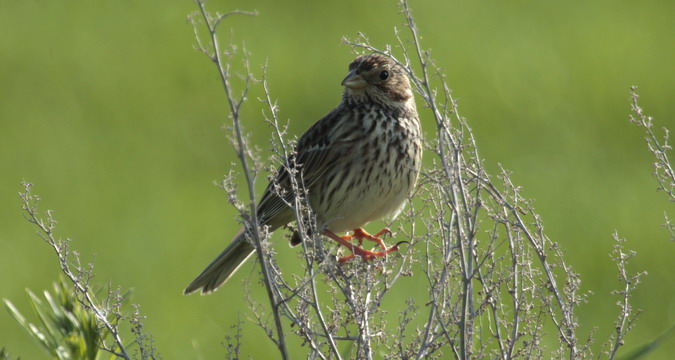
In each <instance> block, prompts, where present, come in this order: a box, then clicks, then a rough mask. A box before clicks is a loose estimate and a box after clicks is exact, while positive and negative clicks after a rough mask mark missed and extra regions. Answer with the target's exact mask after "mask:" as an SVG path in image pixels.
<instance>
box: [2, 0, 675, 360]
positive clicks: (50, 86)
mask: <svg viewBox="0 0 675 360" xmlns="http://www.w3.org/2000/svg"><path fill="white" fill-rule="evenodd" d="M209 6H210V8H211V9H212V10H213V11H216V10H220V11H227V10H231V9H235V8H240V9H246V10H253V9H256V10H258V11H259V12H260V16H258V17H257V18H243V17H242V18H232V19H231V20H228V23H227V24H226V26H225V27H224V28H223V30H224V31H223V34H222V38H223V39H226V37H227V35H228V34H229V29H230V28H232V29H233V34H234V38H235V41H245V43H246V47H247V48H248V50H249V51H250V52H252V56H251V62H252V64H253V66H254V70H256V71H257V72H258V73H260V72H259V71H258V69H259V68H258V64H262V63H264V62H265V59H269V64H270V69H269V80H270V83H271V85H272V91H273V96H275V97H276V98H277V99H278V102H279V105H280V106H281V110H282V113H281V117H282V119H290V131H291V133H292V134H296V135H299V134H301V133H302V132H303V131H304V130H305V129H306V128H307V127H308V126H309V125H310V124H311V123H313V122H314V121H315V120H317V119H318V118H319V117H320V116H323V115H324V114H325V113H326V112H327V111H329V110H330V109H331V108H332V107H333V106H335V105H336V104H337V102H338V101H339V94H340V91H341V89H340V86H339V81H340V80H341V79H342V76H343V75H344V73H345V70H346V68H347V64H348V63H349V61H350V60H351V58H352V57H353V55H351V54H350V51H349V48H348V47H347V46H344V45H340V44H341V43H340V39H341V37H342V36H343V35H347V36H354V35H355V34H356V33H357V31H362V32H364V33H366V34H367V35H369V37H370V39H371V41H372V42H373V44H377V45H383V44H384V43H391V42H393V38H392V33H393V32H392V27H393V26H400V25H401V24H402V22H403V21H402V19H401V18H400V17H399V16H398V14H397V8H396V6H395V5H394V4H393V2H392V1H379V0H378V1H372V2H369V3H368V4H367V5H365V4H364V3H363V2H361V1H355V0H345V1H341V2H335V3H331V2H290V3H287V2H283V3H282V2H278V1H269V0H268V1H230V2H223V1H211V2H210V3H209ZM412 6H413V9H414V10H415V14H416V15H417V21H418V24H419V25H420V29H421V32H422V35H423V45H425V46H427V47H431V48H432V49H433V54H434V57H435V58H436V60H437V62H438V64H440V65H441V66H442V67H443V68H445V69H446V73H447V76H448V81H449V85H450V86H451V88H452V89H453V90H454V93H455V95H456V96H457V97H458V98H459V100H460V110H461V111H462V112H463V115H464V116H465V117H467V118H468V119H469V122H470V124H471V126H472V127H473V129H474V131H475V133H476V136H477V139H478V141H479V149H480V151H481V155H482V156H483V157H484V158H485V159H486V165H487V166H488V168H489V169H490V170H492V172H493V173H495V169H496V168H497V163H501V164H503V165H504V166H505V167H506V168H508V169H510V170H512V171H514V173H515V174H514V181H515V182H516V183H518V184H521V185H523V186H524V188H525V194H526V195H527V196H528V197H531V198H534V199H536V202H535V205H536V206H537V208H538V210H539V211H540V213H541V214H542V215H543V218H544V221H545V225H546V228H547V230H548V234H549V236H550V237H551V238H553V239H555V240H556V241H558V242H560V243H561V245H562V246H563V247H564V248H565V249H566V251H567V254H568V260H569V261H570V262H571V264H572V265H573V266H574V267H575V268H576V270H578V271H579V272H580V273H581V275H582V279H583V288H584V289H587V290H589V289H592V290H593V292H594V295H593V296H592V297H591V299H590V300H591V302H590V303H589V304H587V305H584V306H583V307H582V308H581V309H580V312H579V317H580V320H581V323H582V326H583V331H585V332H588V331H590V330H591V328H592V327H594V326H599V329H598V333H597V337H598V338H599V339H604V338H605V337H606V335H608V334H609V333H610V332H611V331H613V325H612V321H613V318H614V315H615V313H616V311H617V310H618V308H616V307H615V306H614V303H615V301H616V299H613V298H611V297H609V295H608V293H609V291H611V290H612V289H613V288H614V287H615V286H617V285H618V282H617V281H615V269H614V265H613V264H612V263H611V262H610V260H609V256H608V253H609V251H610V250H611V246H612V243H611V238H610V235H611V233H612V231H613V230H614V229H616V230H618V231H619V234H620V235H621V236H622V237H626V238H627V239H628V244H627V246H628V247H631V248H633V249H635V250H636V251H637V252H638V256H637V258H636V259H635V261H634V262H633V264H632V267H633V269H634V270H646V271H648V272H649V275H648V276H647V277H646V278H645V280H644V283H643V284H641V285H640V287H639V288H638V292H637V293H636V294H635V297H634V298H633V301H634V304H635V307H636V308H641V309H643V310H644V313H643V314H642V315H641V318H640V320H639V322H638V325H637V327H636V329H635V330H634V331H633V332H632V333H631V334H630V335H629V336H628V338H627V346H626V349H633V348H637V347H638V346H639V345H640V344H642V343H646V342H648V341H649V340H652V339H655V338H656V337H657V336H659V335H660V334H661V333H663V332H664V331H666V330H667V329H669V328H670V326H671V325H672V324H673V323H675V297H674V296H673V294H675V281H673V276H672V273H673V264H672V260H671V259H672V256H671V255H672V251H673V246H674V245H673V243H669V242H667V241H666V234H665V232H664V231H663V229H660V228H659V227H658V226H659V225H660V224H661V223H662V222H663V220H662V217H663V210H664V209H669V210H670V212H671V215H672V214H673V212H672V204H669V203H667V201H666V199H665V197H664V196H662V195H661V194H658V193H656V192H655V191H654V189H655V188H656V183H655V181H654V180H653V179H652V178H651V177H650V172H651V168H650V164H651V162H652V160H651V158H650V155H649V154H648V152H647V151H646V149H645V145H644V141H643V140H642V134H641V133H640V131H639V130H638V129H636V128H634V127H633V126H632V125H630V124H629V123H628V121H627V116H628V112H629V102H628V87H629V86H630V85H638V86H640V89H639V93H640V95H641V96H642V97H641V105H642V106H643V107H644V108H645V110H646V111H647V112H648V113H649V114H650V115H652V116H654V117H655V119H656V121H657V123H658V124H659V125H660V126H667V127H669V128H670V129H671V130H675V121H673V119H675V105H673V104H674V103H673V93H675V67H673V64H675V47H673V46H672V39H673V38H674V36H675V25H674V24H673V22H672V14H673V13H675V3H673V2H672V1H667V0H662V1H655V0H651V1H641V2H634V1H633V2H631V1H614V0H611V1H610V0H605V1H595V2H592V3H588V2H581V1H575V2H567V3H559V2H554V1H510V2H502V1H483V2H469V1H452V2H435V3H431V2H421V1H420V2H418V1H413V3H412ZM194 9H195V7H194V5H193V4H192V3H191V2H190V1H184V2H172V3H155V2H130V1H119V2H84V3H83V2H47V1H37V0H34V1H13V0H12V1H3V2H0V33H2V35H1V36H0V93H1V94H2V96H0V229H1V230H0V283H2V284H3V286H2V288H1V289H0V298H8V299H10V300H12V301H13V302H14V303H15V304H16V305H17V306H18V307H19V309H22V310H26V306H27V304H21V299H23V298H24V289H25V288H31V289H34V290H36V291H39V290H40V289H47V288H48V287H49V286H50V284H51V283H52V281H54V280H55V279H56V277H57V274H56V269H57V264H56V262H55V259H54V257H53V256H52V254H51V253H50V250H49V249H48V247H47V246H44V244H42V243H40V240H39V239H37V237H36V236H35V235H34V231H33V229H32V228H31V227H30V226H29V224H28V223H27V222H25V221H24V220H23V219H22V217H21V212H20V206H19V199H18V196H17V192H18V191H19V190H20V184H19V183H20V181H21V180H28V181H31V182H34V183H35V184H36V187H35V189H34V190H35V192H36V193H38V194H41V195H42V197H43V198H44V201H43V206H44V207H45V208H53V209H56V210H57V212H56V217H57V219H58V220H59V221H60V227H59V230H60V232H61V233H62V234H64V236H66V235H67V236H69V237H71V238H73V239H74V241H73V246H74V247H75V248H77V249H78V250H80V252H81V253H82V254H83V255H84V257H85V259H86V258H88V257H89V256H88V255H89V254H96V258H95V263H96V266H97V275H98V277H97V279H98V280H99V281H107V280H108V279H110V280H112V282H113V283H114V284H121V285H122V286H124V287H134V288H135V295H134V299H132V301H133V302H136V303H140V304H141V305H142V309H141V310H142V311H143V312H144V313H145V315H147V316H148V320H147V322H146V328H147V329H148V330H151V331H152V332H153V333H154V335H155V339H156V340H157V347H158V348H159V349H160V350H161V351H162V352H163V353H164V355H165V357H167V358H207V359H208V358H214V357H217V356H221V355H222V354H223V353H224V352H223V351H222V349H220V342H222V341H223V339H224V333H225V331H227V330H228V329H229V325H230V324H232V323H234V322H235V321H236V317H237V313H238V312H241V314H242V315H243V316H245V314H246V311H247V309H246V305H245V304H244V302H243V299H242V298H243V297H242V290H241V287H240V286H239V284H240V281H241V279H243V278H244V277H245V276H246V275H247V274H250V273H251V272H254V271H255V270H254V269H255V268H254V267H253V265H251V264H249V265H247V266H245V267H244V268H243V269H242V271H241V274H240V275H238V276H237V277H236V278H235V279H234V280H233V281H232V282H231V283H229V284H228V286H226V287H224V288H223V289H221V290H220V291H219V292H218V293H216V294H215V295H212V296H208V297H199V296H191V297H183V296H182V295H181V290H182V288H183V286H184V285H185V284H187V282H188V281H189V280H191V279H192V277H193V276H194V275H195V274H196V273H197V272H198V271H200V270H201V268H202V266H203V265H205V264H206V263H207V262H208V261H210V260H211V258H212V256H215V254H216V253H217V252H218V251H220V250H221V248H222V247H223V246H224V245H225V244H226V243H227V242H228V241H229V239H230V237H231V236H232V234H233V233H234V232H235V231H236V228H237V227H238V224H237V223H236V222H235V221H233V216H234V211H233V210H232V209H231V208H230V207H229V206H228V204H227V202H226V199H225V196H224V193H223V192H222V191H220V190H218V189H217V188H216V187H215V186H212V182H213V181H214V180H218V179H220V178H221V176H222V174H224V173H225V172H226V171H227V169H228V167H229V163H230V162H231V161H232V160H233V154H232V151H231V147H230V146H229V145H228V144H227V142H226V139H225V132H223V131H222V130H220V128H221V126H222V124H223V123H225V122H226V118H225V116H224V115H225V113H224V111H225V101H224V98H223V96H222V94H221V93H222V90H221V89H220V87H219V84H218V80H217V77H216V74H215V72H214V69H213V68H212V67H211V64H210V63H209V62H208V61H207V59H206V58H204V56H203V55H201V54H199V53H197V52H196V51H194V50H193V49H192V45H193V43H194V41H193V38H192V29H191V28H190V26H189V25H187V24H186V23H185V21H184V20H185V17H186V15H187V14H188V13H189V12H190V11H193V10H194ZM259 94H260V91H259V89H256V90H255V91H254V92H253V93H252V94H251V96H250V97H249V98H250V100H249V104H248V105H247V107H246V113H245V116H246V120H247V122H248V123H247V127H248V129H250V130H252V131H253V132H254V135H253V138H252V139H253V141H254V142H255V143H256V144H258V145H259V146H260V148H262V149H263V150H264V151H266V149H267V148H268V147H269V146H268V144H267V139H268V137H269V130H268V128H267V127H266V125H264V123H263V122H262V121H261V116H260V106H259V103H258V102H257V100H256V97H257V96H259ZM423 116H424V115H423ZM425 127H426V130H427V132H429V133H433V125H432V124H430V123H427V124H426V125H425ZM264 153H265V152H264ZM262 182H263V181H260V183H259V184H258V185H259V186H260V187H262V186H264V184H262ZM279 249H280V252H281V254H280V257H281V261H282V265H284V264H289V265H287V266H289V267H291V268H292V265H291V264H292V263H293V262H294V255H295V252H296V250H295V249H293V250H289V249H287V248H286V246H285V244H281V243H280V244H279ZM419 283H420V282H415V281H408V282H403V283H401V284H404V285H405V286H400V287H399V288H398V289H397V291H398V292H397V293H396V294H393V295H392V297H391V298H390V301H392V302H393V303H396V302H399V301H400V302H401V303H402V301H403V300H404V298H405V297H406V296H407V294H410V293H413V292H415V291H419V290H420V289H418V288H417V287H418V286H419ZM401 284H399V285H401ZM406 286H408V287H406ZM258 296H259V298H260V299H263V297H262V295H260V294H259V295H258ZM22 305H23V306H22ZM244 336H245V337H244V349H243V350H244V353H245V354H251V355H252V356H253V357H254V358H258V357H259V356H262V354H266V353H269V352H270V351H273V346H272V345H271V344H270V343H269V342H268V341H266V340H265V339H263V336H264V335H263V334H262V333H261V332H260V331H259V330H258V329H256V328H254V327H250V326H249V327H246V328H245V329H244ZM247 339H248V341H247ZM3 345H4V346H6V347H7V350H8V351H9V352H11V353H12V354H14V355H21V356H22V357H23V358H30V359H39V358H44V357H41V356H44V355H42V354H41V353H39V350H38V348H37V347H36V346H35V345H34V344H33V343H32V342H31V340H30V338H29V337H28V336H27V335H26V334H24V333H22V332H21V331H18V327H17V324H15V323H14V322H13V320H12V319H11V317H10V316H9V314H8V313H6V312H0V347H1V346H3ZM673 351H675V341H665V342H664V343H662V344H661V346H660V347H659V348H658V349H656V350H654V351H653V352H652V353H651V354H650V358H654V359H666V358H669V355H670V354H672V352H673ZM296 356H300V355H298V354H296Z"/></svg>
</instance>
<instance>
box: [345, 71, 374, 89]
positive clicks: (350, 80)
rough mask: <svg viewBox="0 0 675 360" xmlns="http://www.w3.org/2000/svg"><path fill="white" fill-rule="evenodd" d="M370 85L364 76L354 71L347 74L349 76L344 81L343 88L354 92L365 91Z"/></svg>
mask: <svg viewBox="0 0 675 360" xmlns="http://www.w3.org/2000/svg"><path fill="white" fill-rule="evenodd" d="M366 85H368V83H367V82H366V79H364V78H363V76H361V75H359V74H357V73H356V70H352V71H350V72H349V74H347V76H346V77H345V78H344V80H342V86H344V87H348V88H350V89H352V90H356V89H363V88H364V87H366Z"/></svg>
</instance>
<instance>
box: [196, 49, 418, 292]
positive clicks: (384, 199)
mask: <svg viewBox="0 0 675 360" xmlns="http://www.w3.org/2000/svg"><path fill="white" fill-rule="evenodd" d="M342 85H343V86H344V88H345V89H344V92H343V95H342V101H341V103H340V105H338V106H337V107H336V108H335V109H333V111H331V112H330V113H329V114H328V115H326V116H325V117H323V118H322V119H320V120H319V121H317V122H316V123H315V124H314V125H313V126H312V127H310V128H309V130H307V132H305V133H304V134H303V135H302V137H301V138H300V140H299V141H298V144H297V146H296V149H295V154H294V155H293V156H295V158H294V162H295V163H296V164H297V169H298V171H299V172H301V175H302V181H303V184H304V187H305V189H307V195H308V198H309V203H310V205H311V208H312V211H313V212H314V214H315V216H316V223H317V226H318V229H319V231H320V232H321V234H322V235H324V236H326V237H328V238H331V239H333V240H335V241H337V242H338V243H340V244H341V245H343V246H345V247H347V248H348V249H349V250H351V251H352V254H351V255H349V256H346V257H343V258H340V262H344V261H347V260H350V259H351V258H353V257H355V256H360V257H362V258H363V259H364V260H371V259H374V258H376V257H381V256H386V255H387V254H388V253H391V252H392V251H396V250H398V247H397V245H395V246H392V247H389V248H388V247H387V246H386V245H385V244H384V242H383V241H382V239H381V238H380V236H381V235H382V234H384V233H387V232H389V230H388V229H384V230H382V231H380V232H378V233H377V234H375V235H370V234H368V233H367V232H365V231H364V230H363V229H362V228H361V227H362V226H364V225H365V224H368V223H369V222H371V221H375V220H378V219H381V218H390V219H393V218H394V217H396V216H397V215H398V213H399V212H400V211H401V209H402V208H403V205H404V204H405V202H406V199H407V198H408V196H409V195H410V194H411V193H412V191H413V189H414V187H415V184H416V182H417V177H418V174H419V171H420V166H421V161H422V138H421V130H420V122H419V118H418V116H417V110H416V108H415V101H414V98H413V92H412V90H411V88H410V83H409V81H408V77H407V74H406V72H405V70H404V69H403V68H402V67H401V66H399V65H397V63H396V62H394V61H393V60H392V59H390V58H389V57H386V56H383V55H379V54H370V55H362V56H359V57H357V58H356V59H355V60H354V61H353V62H352V63H351V64H350V65H349V73H348V74H347V76H346V77H345V78H344V80H342ZM290 176H291V175H289V172H288V171H287V169H286V168H285V167H283V166H282V167H281V168H280V169H279V170H278V172H277V174H276V177H275V179H274V181H272V182H271V183H270V185H268V186H267V189H266V190H265V192H264V194H263V196H262V199H261V200H260V202H259V203H258V207H257V213H256V215H257V218H258V221H259V223H260V224H261V225H266V226H268V227H269V230H270V231H274V230H275V229H277V228H279V227H282V226H284V225H286V224H288V223H290V222H292V221H293V220H295V212H294V211H293V209H291V208H290V207H289V206H288V205H287V204H289V203H293V201H292V200H293V198H294V196H295V193H294V191H293V188H292V186H291V181H290V180H291V179H290ZM275 184H276V185H275ZM278 189H282V190H283V191H281V192H280V191H278ZM280 194H281V195H280ZM280 196H283V198H281V197H280ZM348 230H353V231H354V232H353V235H346V236H338V235H337V234H336V233H341V232H344V231H348ZM354 239H356V240H358V241H359V244H360V243H361V242H362V240H363V239H367V240H372V241H375V242H376V243H378V245H379V246H380V247H381V248H382V250H381V251H370V250H366V249H363V248H362V247H361V246H357V245H356V244H354V243H352V242H351V241H352V240H354ZM254 251H255V248H254V246H253V245H252V244H251V243H250V242H249V241H247V240H246V236H245V231H240V232H239V234H238V235H237V236H236V237H235V238H234V240H233V241H232V243H231V244H230V245H229V246H228V247H227V248H226V249H225V250H223V252H222V253H220V255H218V257H216V259H215V260H213V262H211V264H209V265H208V266H207V267H206V269H204V271H203V272H202V273H201V274H199V276H197V278H195V279H194V280H193V281H192V282H191V283H190V284H189V285H188V286H187V287H186V288H185V294H189V293H192V292H194V291H197V290H201V292H202V293H204V294H206V293H210V292H212V291H214V290H216V289H217V288H218V287H219V286H220V285H222V284H223V283H224V282H225V281H226V280H227V279H228V278H229V277H230V276H232V274H233V273H234V272H235V271H236V270H237V268H239V266H240V265H241V264H242V263H243V262H244V261H246V259H247V258H248V257H249V256H251V254H253V252H254Z"/></svg>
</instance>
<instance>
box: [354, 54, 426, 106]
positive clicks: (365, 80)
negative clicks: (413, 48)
mask: <svg viewBox="0 0 675 360" xmlns="http://www.w3.org/2000/svg"><path fill="white" fill-rule="evenodd" d="M342 85H343V86H344V87H345V96H346V97H347V98H348V99H350V100H352V101H355V102H362V101H377V102H381V103H383V104H386V105H396V104H405V103H406V102H407V101H408V100H411V99H412V97H413V93H412V90H411V89H410V82H409V81H408V76H407V75H406V73H405V71H404V70H403V68H401V66H399V65H398V64H396V63H395V62H394V61H393V60H392V59H390V58H388V57H386V56H384V55H380V54H370V55H361V56H359V57H357V58H356V59H354V61H352V63H351V64H349V73H348V74H347V76H346V77H345V78H344V80H342Z"/></svg>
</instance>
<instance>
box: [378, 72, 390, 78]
mask: <svg viewBox="0 0 675 360" xmlns="http://www.w3.org/2000/svg"><path fill="white" fill-rule="evenodd" d="M388 78H389V71H387V70H384V71H382V72H381V73H380V79H381V80H387V79H388Z"/></svg>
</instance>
